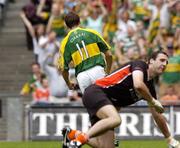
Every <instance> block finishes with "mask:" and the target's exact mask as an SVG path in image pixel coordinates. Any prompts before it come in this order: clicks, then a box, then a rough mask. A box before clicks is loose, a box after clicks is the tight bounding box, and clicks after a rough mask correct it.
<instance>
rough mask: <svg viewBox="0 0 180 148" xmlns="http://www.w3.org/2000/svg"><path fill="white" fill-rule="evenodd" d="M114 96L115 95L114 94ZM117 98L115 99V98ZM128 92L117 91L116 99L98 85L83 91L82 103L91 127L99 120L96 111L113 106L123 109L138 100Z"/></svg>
mask: <svg viewBox="0 0 180 148" xmlns="http://www.w3.org/2000/svg"><path fill="white" fill-rule="evenodd" d="M115 95H116V94H115ZM116 98H117V97H116ZM135 98H136V97H135V96H134V94H132V93H130V91H129V90H126V91H119V92H118V98H117V99H115V98H113V95H112V94H108V93H107V92H105V89H103V88H102V87H100V86H98V85H95V84H93V85H90V86H89V87H87V88H86V89H85V92H84V95H83V98H82V101H83V104H84V106H85V108H86V109H87V112H88V113H89V116H90V121H91V124H92V125H93V124H94V123H96V122H97V121H98V120H99V119H98V117H97V116H96V113H97V111H98V110H99V109H100V108H101V107H103V106H105V105H113V106H115V107H125V106H128V105H131V104H134V103H135V102H137V101H138V100H136V99H135Z"/></svg>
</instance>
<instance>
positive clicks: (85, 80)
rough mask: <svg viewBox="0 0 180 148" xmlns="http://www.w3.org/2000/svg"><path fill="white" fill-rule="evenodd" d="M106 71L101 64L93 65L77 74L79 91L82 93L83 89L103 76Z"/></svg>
mask: <svg viewBox="0 0 180 148" xmlns="http://www.w3.org/2000/svg"><path fill="white" fill-rule="evenodd" d="M105 75H106V72H105V71H104V68H103V67H102V66H99V65H98V66H95V67H93V68H90V69H88V70H86V71H83V72H80V73H79V74H78V75H77V81H78V84H79V88H80V89H81V92H82V93H84V90H85V89H86V88H87V87H88V86H89V85H91V84H93V83H94V82H95V81H96V80H97V79H100V78H103V77H105Z"/></svg>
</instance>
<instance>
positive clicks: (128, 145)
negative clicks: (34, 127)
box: [0, 140, 168, 148]
mask: <svg viewBox="0 0 180 148" xmlns="http://www.w3.org/2000/svg"><path fill="white" fill-rule="evenodd" d="M61 147H62V143H60V142H44V141H42V142H41V141H38V142H0V148H61ZM82 148H90V147H89V146H87V145H85V146H83V147H82ZM119 148H168V146H167V144H166V142H165V141H164V140H146V141H145V140H136V141H134V140H125V141H124V140H123V141H120V144H119Z"/></svg>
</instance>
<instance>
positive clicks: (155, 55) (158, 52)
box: [148, 50, 169, 63]
mask: <svg viewBox="0 0 180 148" xmlns="http://www.w3.org/2000/svg"><path fill="white" fill-rule="evenodd" d="M159 54H164V55H166V56H167V57H169V56H168V54H167V53H166V52H164V51H162V50H159V51H155V52H153V53H152V54H151V55H150V56H149V58H148V63H150V60H151V59H154V60H155V59H156V58H157V56H158V55H159Z"/></svg>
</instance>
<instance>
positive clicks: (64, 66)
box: [58, 38, 72, 71]
mask: <svg viewBox="0 0 180 148" xmlns="http://www.w3.org/2000/svg"><path fill="white" fill-rule="evenodd" d="M67 40H68V38H65V39H64V40H63V41H62V43H61V46H60V49H59V59H58V68H59V69H60V70H62V71H63V70H68V69H69V63H70V61H71V60H72V58H71V53H70V51H69V50H68V48H67Z"/></svg>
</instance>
